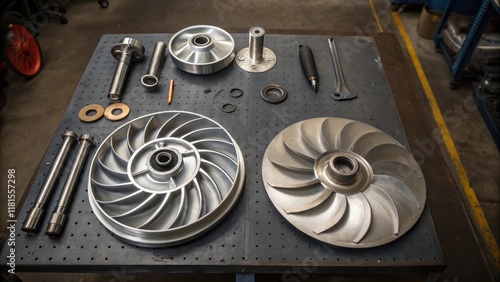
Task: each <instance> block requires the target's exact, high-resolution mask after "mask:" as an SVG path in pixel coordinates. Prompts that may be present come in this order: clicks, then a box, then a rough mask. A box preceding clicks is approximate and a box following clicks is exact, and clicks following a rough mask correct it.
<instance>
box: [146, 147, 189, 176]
mask: <svg viewBox="0 0 500 282" xmlns="http://www.w3.org/2000/svg"><path fill="white" fill-rule="evenodd" d="M148 166H149V171H150V172H151V174H152V176H153V177H155V178H157V179H165V178H170V177H174V176H176V175H177V174H179V172H181V170H182V167H183V160H182V155H181V153H179V151H177V150H176V149H173V148H160V149H158V150H156V151H154V152H153V153H152V154H151V157H150V158H149V163H148Z"/></svg>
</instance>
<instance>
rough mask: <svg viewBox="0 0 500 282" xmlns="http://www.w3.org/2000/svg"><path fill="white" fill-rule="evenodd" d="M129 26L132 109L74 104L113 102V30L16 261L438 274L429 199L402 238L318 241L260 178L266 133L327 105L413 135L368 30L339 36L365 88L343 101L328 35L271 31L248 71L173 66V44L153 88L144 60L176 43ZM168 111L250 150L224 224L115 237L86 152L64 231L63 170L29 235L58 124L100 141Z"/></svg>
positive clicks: (58, 265) (78, 94)
mask: <svg viewBox="0 0 500 282" xmlns="http://www.w3.org/2000/svg"><path fill="white" fill-rule="evenodd" d="M127 36H131V37H133V38H136V39H139V40H141V41H142V42H143V44H144V45H145V47H146V58H145V60H143V61H142V62H139V63H136V64H135V65H134V66H133V67H132V69H131V71H130V73H129V76H128V80H127V83H126V86H125V90H124V93H123V102H124V103H126V104H128V105H129V106H130V108H131V113H130V115H129V117H128V118H126V119H125V120H123V121H120V122H111V121H108V120H106V119H104V118H103V119H101V120H99V121H97V122H95V123H83V122H81V121H80V120H79V119H78V111H79V110H80V109H81V108H82V107H83V106H85V105H87V104H91V103H98V104H101V105H103V106H104V107H106V106H107V105H108V104H109V101H108V99H107V98H106V95H107V92H108V89H109V84H110V82H111V79H112V76H113V72H114V69H115V66H116V60H115V59H113V58H112V56H111V54H110V50H111V48H112V46H114V45H115V44H116V43H117V42H118V41H119V40H120V39H121V38H123V37H124V35H105V36H103V37H102V39H101V41H100V42H99V44H98V45H97V48H96V50H95V53H94V55H93V56H92V59H91V61H90V63H89V65H88V67H87V69H86V71H85V73H84V74H83V77H82V79H81V81H80V83H79V85H78V88H77V89H76V91H75V94H74V96H73V99H72V100H71V103H70V105H69V106H68V109H67V111H66V114H65V115H64V118H63V120H62V121H61V123H60V125H59V127H58V129H57V131H56V132H55V135H54V138H53V140H52V141H51V144H50V146H49V148H48V151H47V154H46V155H45V157H44V159H43V160H42V166H41V168H40V170H39V171H38V174H37V176H36V178H35V180H34V182H33V186H32V187H31V191H30V192H29V195H28V196H27V198H26V201H25V204H24V205H23V207H22V209H20V210H19V211H18V220H19V221H18V223H17V231H16V235H17V238H16V258H17V262H16V271H18V272H22V271H44V272H96V271H118V272H120V271H121V270H122V269H123V268H124V267H125V268H126V269H127V270H131V271H141V272H142V271H164V272H217V273H223V272H225V273H227V272H235V273H239V272H255V273H288V274H287V275H291V276H293V275H294V274H293V273H299V274H300V273H310V272H316V273H359V272H367V273H377V272H386V273H387V272H393V271H394V272H424V273H431V272H440V271H441V270H442V269H443V267H444V265H445V263H444V258H443V254H442V252H441V247H440V244H439V241H438V239H437V236H436V232H435V229H434V224H433V222H432V218H431V215H430V212H429V209H428V207H427V206H426V207H425V210H424V212H423V215H422V217H421V218H420V220H419V221H418V222H417V224H416V225H415V226H414V227H413V228H412V229H411V230H410V231H409V232H408V233H407V234H405V235H404V236H402V237H401V238H399V239H398V240H396V241H394V242H392V243H389V244H386V245H384V246H381V247H376V248H370V249H347V248H341V247H334V246H330V245H327V244H324V243H321V242H319V241H317V240H315V239H312V238H310V237H308V236H307V235H305V234H303V233H302V232H300V231H298V230H297V229H296V228H294V227H293V226H292V225H291V224H289V223H288V222H287V221H286V220H285V219H284V218H283V217H282V216H281V215H280V214H279V213H278V212H277V211H276V210H275V208H274V206H273V205H272V204H271V202H270V200H269V198H268V196H267V194H266V192H265V189H264V185H263V184H262V177H261V162H262V156H263V154H264V151H265V149H266V147H267V145H268V143H269V142H270V141H271V140H272V138H273V137H274V136H275V135H276V134H278V133H279V132H280V131H281V130H283V129H284V128H285V127H287V126H289V125H291V124H293V123H295V122H298V121H301V120H304V119H308V118H314V117H323V116H329V117H343V118H349V119H354V120H359V121H362V122H365V123H368V124H370V125H373V126H375V127H377V128H379V129H381V130H383V131H385V132H387V133H388V134H390V135H391V136H393V137H394V138H395V139H397V140H398V141H399V142H401V143H402V144H405V146H407V144H408V142H407V140H406V138H405V134H404V131H403V127H402V124H401V122H400V119H399V115H398V112H397V109H396V106H395V104H394V100H393V97H392V94H391V90H390V87H389V84H388V82H387V79H386V76H385V73H384V68H383V65H382V62H381V60H380V57H379V55H378V51H377V48H376V45H375V43H374V41H373V39H372V38H368V37H336V41H337V45H338V47H339V52H340V53H341V55H340V56H341V60H342V66H343V70H344V74H345V77H346V80H347V84H348V86H349V87H350V89H351V90H352V91H354V92H357V93H358V95H359V96H358V98H357V99H354V100H350V101H342V102H337V101H334V100H333V99H331V98H330V95H329V94H330V92H331V91H332V90H333V88H334V85H335V82H334V80H333V77H334V74H333V67H332V62H331V58H330V55H329V50H328V44H327V38H328V36H298V35H266V39H265V46H266V47H268V48H270V49H272V50H273V51H274V52H275V53H276V55H277V57H278V63H277V65H276V66H275V67H274V68H273V69H271V70H270V71H268V72H266V73H261V74H250V73H247V72H245V71H243V70H241V69H239V68H238V67H237V66H236V64H235V63H234V62H233V63H232V64H231V65H230V66H229V67H227V68H226V69H224V70H222V71H220V72H218V73H216V74H212V75H206V76H199V75H191V74H187V73H184V72H182V71H179V70H177V69H176V68H175V66H174V65H173V64H172V62H171V59H170V56H169V55H168V56H167V59H166V63H165V65H164V67H163V69H162V71H161V75H160V85H159V87H158V88H157V89H156V90H155V91H152V92H148V91H146V90H145V88H144V87H143V85H142V84H141V83H140V77H141V76H142V75H143V74H145V73H146V71H147V68H148V63H149V58H150V56H151V54H152V51H153V48H154V44H155V43H156V41H158V40H162V41H164V42H168V40H169V39H170V37H171V35H170V34H140V35H127ZM233 37H234V39H235V42H236V50H240V49H241V48H243V47H246V46H247V44H248V37H247V35H246V34H234V35H233ZM300 44H308V45H309V46H311V48H312V49H313V51H314V54H315V58H316V64H317V67H318V71H319V74H320V84H319V91H318V93H316V94H314V93H313V92H312V90H311V89H310V86H309V85H308V84H307V82H306V80H305V78H304V77H303V74H302V70H301V68H300V63H299V58H298V46H299V45H300ZM349 54H350V55H349ZM170 79H174V80H175V91H174V98H173V103H172V104H171V105H167V93H168V84H169V80H170ZM270 83H276V84H279V85H282V86H284V87H285V88H286V89H288V91H289V97H288V99H287V100H286V101H285V102H283V103H281V104H278V105H273V104H268V103H266V102H265V101H263V100H262V99H261V98H260V96H259V91H260V89H261V88H262V87H263V86H264V85H266V84H270ZM232 88H240V89H242V90H243V92H244V94H243V96H241V97H239V98H232V97H230V96H229V92H230V90H231V89H232ZM207 90H210V91H207ZM226 102H230V103H233V104H234V105H236V106H237V109H236V111H235V112H233V113H224V112H223V111H222V110H221V106H222V104H223V103H226ZM166 110H183V111H192V112H195V113H199V114H202V115H205V116H207V117H209V118H211V119H213V120H215V121H217V122H219V123H220V124H221V125H222V126H223V127H224V128H225V129H227V131H228V132H229V133H230V134H231V135H232V136H233V137H234V139H235V140H236V141H237V143H238V144H239V146H240V148H241V150H242V151H243V154H244V155H245V162H246V182H245V188H244V192H243V194H242V196H241V198H240V200H239V201H238V202H237V204H236V206H235V207H234V209H233V210H232V211H231V212H230V213H229V215H228V216H227V217H226V218H225V219H224V220H223V221H222V222H221V223H220V224H218V225H217V226H216V227H215V228H213V229H212V230H210V231H209V232H208V233H206V234H205V235H203V236H201V237H199V238H197V239H195V240H193V241H190V242H188V243H185V244H183V245H180V246H176V247H170V248H162V249H149V248H140V247H135V246H132V245H128V244H126V243H124V242H122V241H120V240H118V239H117V238H114V236H113V234H111V233H109V232H108V231H107V230H106V229H105V228H104V226H102V225H101V224H100V223H99V221H98V220H97V218H96V216H95V215H94V214H93V213H92V211H91V207H90V205H89V203H88V196H87V187H86V185H87V183H88V174H89V167H90V161H88V162H87V164H86V166H85V167H84V170H83V172H82V176H81V178H80V181H79V185H78V189H77V191H76V193H75V195H74V198H73V203H72V206H71V211H70V214H69V217H68V222H67V225H66V227H65V229H64V231H63V234H62V236H61V237H60V238H58V239H50V238H49V237H47V236H45V235H44V230H45V227H46V222H47V220H48V217H49V215H50V212H51V211H52V210H53V208H54V206H55V204H56V200H57V195H58V194H59V192H60V189H61V187H62V185H63V183H64V181H63V179H61V180H60V181H59V183H58V185H57V187H56V189H55V191H54V193H53V195H54V196H53V197H52V199H51V201H50V202H49V204H48V206H47V209H46V214H45V217H44V220H43V221H42V224H41V226H40V229H39V232H38V233H37V234H34V235H31V234H27V233H24V232H22V231H21V230H20V227H21V224H22V221H23V220H24V218H25V216H26V213H27V211H28V210H29V208H30V207H31V206H32V204H33V202H34V201H35V199H36V197H37V194H38V191H39V189H40V187H41V185H42V183H43V181H44V178H45V175H46V173H47V171H48V169H49V167H50V162H52V161H53V158H54V155H55V153H56V152H57V150H58V148H59V145H60V142H61V140H62V139H61V138H60V135H61V133H62V132H63V131H64V130H66V129H69V130H73V131H75V132H76V133H78V134H82V133H90V134H92V135H94V136H95V137H96V139H97V140H98V141H102V140H103V139H104V138H105V137H106V136H108V135H109V134H110V133H111V132H112V131H113V130H115V129H116V128H118V127H119V126H121V125H122V124H124V123H126V122H127V121H130V120H132V119H134V118H136V117H139V116H142V115H145V114H148V113H154V112H158V111H166ZM74 151H76V150H73V151H72V153H73V154H74V153H75V152H74ZM95 151H96V147H94V148H93V150H92V151H91V152H90V155H91V156H90V157H92V155H93V153H95ZM90 157H89V160H90V159H91V158H90ZM71 158H72V156H70V159H71ZM68 170H69V166H66V167H65V168H64V170H63V172H62V174H61V175H65V173H67V171H68ZM428 189H432V187H428ZM7 252H8V250H7V248H3V249H2V252H1V256H2V261H5V258H6V256H7ZM2 265H5V263H2Z"/></svg>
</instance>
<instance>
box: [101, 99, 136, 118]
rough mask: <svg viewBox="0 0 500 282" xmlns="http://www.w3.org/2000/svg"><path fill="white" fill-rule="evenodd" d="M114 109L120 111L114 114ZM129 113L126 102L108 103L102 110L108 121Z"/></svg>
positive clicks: (124, 116)
mask: <svg viewBox="0 0 500 282" xmlns="http://www.w3.org/2000/svg"><path fill="white" fill-rule="evenodd" d="M115 110H121V113H119V114H117V115H115V114H113V112H114V111H115ZM129 113H130V108H129V106H127V105H126V104H123V103H115V104H111V105H109V106H108V107H107V108H106V110H105V111H104V116H105V117H106V118H107V119H108V120H110V121H119V120H122V119H124V118H126V117H127V116H128V114H129Z"/></svg>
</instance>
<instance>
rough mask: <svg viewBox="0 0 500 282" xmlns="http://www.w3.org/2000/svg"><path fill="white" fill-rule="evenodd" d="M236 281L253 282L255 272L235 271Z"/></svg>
mask: <svg viewBox="0 0 500 282" xmlns="http://www.w3.org/2000/svg"><path fill="white" fill-rule="evenodd" d="M236 282H255V273H236Z"/></svg>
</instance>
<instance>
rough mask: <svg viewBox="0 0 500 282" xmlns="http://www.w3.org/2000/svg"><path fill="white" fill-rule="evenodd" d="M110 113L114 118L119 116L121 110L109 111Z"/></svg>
mask: <svg viewBox="0 0 500 282" xmlns="http://www.w3.org/2000/svg"><path fill="white" fill-rule="evenodd" d="M111 113H112V114H113V115H115V116H117V115H119V114H121V113H122V109H114V110H113V111H111Z"/></svg>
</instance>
